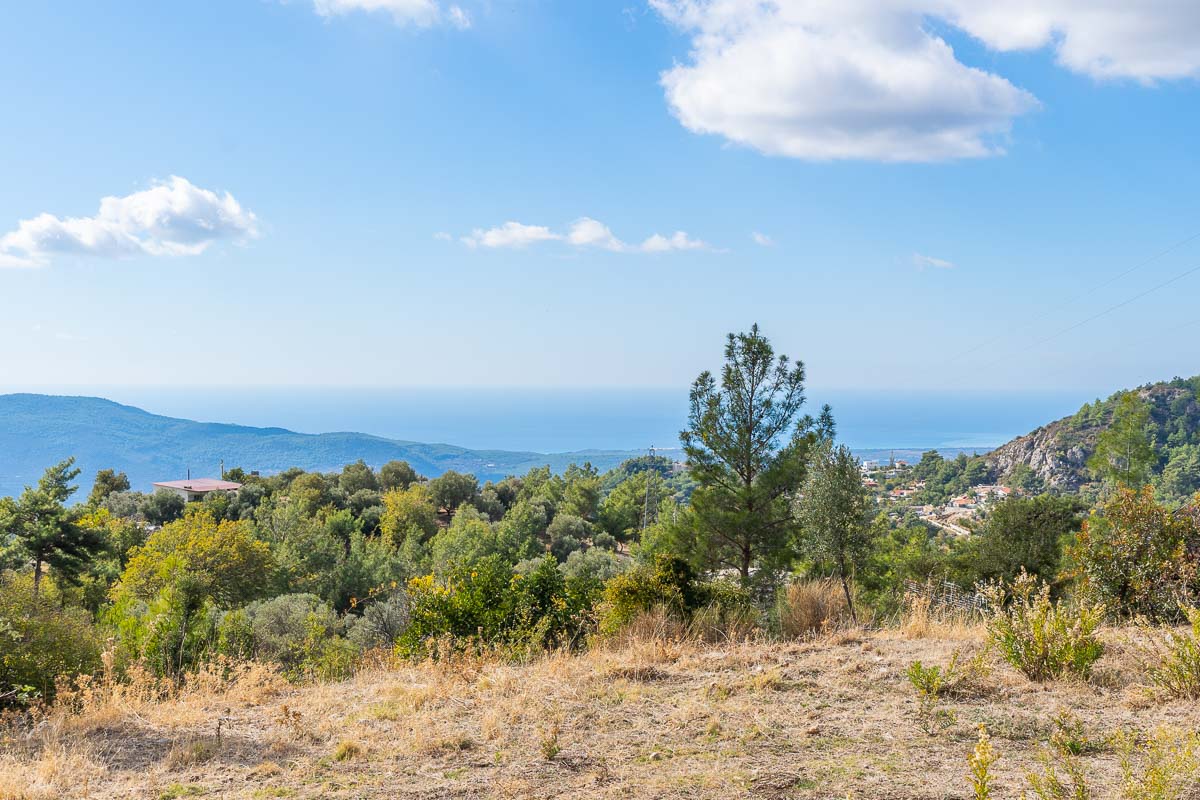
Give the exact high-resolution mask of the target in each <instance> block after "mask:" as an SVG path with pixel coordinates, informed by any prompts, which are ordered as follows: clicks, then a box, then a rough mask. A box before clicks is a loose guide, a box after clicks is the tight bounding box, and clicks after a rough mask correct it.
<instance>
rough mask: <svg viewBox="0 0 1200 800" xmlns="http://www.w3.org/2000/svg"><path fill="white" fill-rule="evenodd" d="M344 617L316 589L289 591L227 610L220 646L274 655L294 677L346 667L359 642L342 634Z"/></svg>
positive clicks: (245, 654) (241, 653)
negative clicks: (304, 591)
mask: <svg viewBox="0 0 1200 800" xmlns="http://www.w3.org/2000/svg"><path fill="white" fill-rule="evenodd" d="M341 632H342V621H341V620H340V619H338V616H337V614H336V613H335V612H334V610H333V609H332V608H330V606H329V605H328V604H327V603H325V602H324V601H323V600H321V599H320V598H319V597H317V596H315V595H311V594H284V595H279V596H278V597H273V598H271V599H270V600H262V601H259V602H255V603H251V604H250V605H248V606H245V607H244V608H241V609H236V610H234V611H230V612H228V613H226V614H224V615H222V617H221V620H220V624H219V626H218V628H217V643H218V648H219V649H220V651H221V652H222V653H223V654H224V655H229V656H234V657H241V658H255V659H261V660H264V661H272V662H274V663H277V664H279V665H280V666H282V667H283V669H284V672H285V673H286V674H287V675H288V676H289V677H291V678H301V677H305V676H308V675H314V674H324V673H327V672H333V673H335V677H336V676H337V675H340V674H342V673H343V672H344V671H345V668H344V667H342V666H333V667H331V666H330V664H331V663H334V664H337V663H340V662H342V661H344V660H345V655H346V653H347V652H349V653H356V652H357V648H356V647H355V646H354V645H353V644H351V643H347V642H344V640H342V639H341V637H340V633H341Z"/></svg>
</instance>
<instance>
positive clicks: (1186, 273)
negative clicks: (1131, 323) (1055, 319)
mask: <svg viewBox="0 0 1200 800" xmlns="http://www.w3.org/2000/svg"><path fill="white" fill-rule="evenodd" d="M1196 272H1200V265H1197V266H1195V267H1192V268H1191V269H1189V270H1185V271H1184V272H1181V273H1179V274H1178V275H1176V276H1175V277H1173V278H1169V279H1168V280H1165V281H1163V282H1162V283H1160V284H1158V285H1157V286H1153V287H1151V288H1149V289H1147V290H1146V291H1144V292H1141V293H1139V294H1135V295H1134V296H1133V297H1130V298H1128V299H1127V300H1122V301H1121V302H1120V303H1117V304H1116V305H1112V306H1109V307H1108V308H1106V309H1104V310H1103V311H1101V312H1099V313H1097V314H1093V315H1092V316H1090V317H1088V318H1087V319H1084V320H1081V321H1079V322H1076V323H1075V324H1074V325H1068V326H1067V327H1065V328H1063V329H1062V330H1060V331H1057V332H1056V333H1052V334H1050V335H1049V336H1047V337H1045V338H1044V339H1039V340H1038V341H1036V342H1034V343H1033V344H1031V345H1029V346H1028V347H1025V348H1022V349H1020V350H1017V351H1015V352H1012V353H1009V354H1007V355H1004V356H1001V357H1000V358H998V359H996V360H995V361H993V362H991V363H990V364H985V365H984V366H983V367H982V369H988V368H990V367H994V366H996V365H997V364H999V363H1001V362H1003V361H1006V360H1007V359H1009V358H1012V357H1013V356H1019V355H1021V354H1022V353H1027V352H1029V351H1030V350H1033V349H1035V348H1038V347H1041V346H1042V345H1044V344H1046V343H1047V342H1050V341H1053V340H1054V339H1057V338H1058V337H1059V336H1062V335H1063V334H1065V333H1070V332H1071V331H1073V330H1077V329H1079V328H1082V327H1083V326H1084V325H1087V324H1088V323H1089V322H1095V321H1096V320H1098V319H1100V318H1101V317H1104V316H1107V315H1109V314H1111V313H1112V312H1114V311H1116V310H1118V309H1121V308H1124V307H1125V306H1127V305H1129V304H1130V303H1134V302H1137V301H1138V300H1141V299H1142V298H1143V297H1145V296H1146V295H1149V294H1153V293H1154V292H1157V291H1158V290H1159V289H1165V288H1166V287H1168V286H1170V285H1171V284H1172V283H1177V282H1179V281H1181V280H1183V279H1184V278H1186V277H1187V276H1189V275H1192V274H1194V273H1196Z"/></svg>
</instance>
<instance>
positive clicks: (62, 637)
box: [0, 577, 100, 706]
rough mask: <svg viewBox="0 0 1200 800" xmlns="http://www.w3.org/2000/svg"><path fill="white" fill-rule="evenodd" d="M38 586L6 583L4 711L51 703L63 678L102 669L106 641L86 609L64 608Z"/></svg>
mask: <svg viewBox="0 0 1200 800" xmlns="http://www.w3.org/2000/svg"><path fill="white" fill-rule="evenodd" d="M50 595H51V593H50V592H47V591H45V589H44V588H43V591H42V592H41V594H40V596H38V597H36V598H35V597H34V596H33V581H32V578H30V577H22V578H19V579H16V580H12V581H9V582H7V583H0V706H4V705H15V704H18V703H23V702H28V701H30V700H33V699H35V698H36V697H44V698H47V699H48V698H51V697H53V695H54V689H55V681H56V680H57V679H58V678H59V677H60V676H67V675H76V674H80V673H83V674H88V673H92V672H95V671H96V670H98V669H99V668H100V637H99V635H98V634H97V632H96V629H95V627H94V626H93V625H92V621H91V617H90V616H89V615H88V613H87V612H86V611H84V610H83V609H81V608H69V607H68V608H63V607H61V606H60V605H59V603H58V602H56V601H55V600H54V599H53V598H52V597H51V596H50Z"/></svg>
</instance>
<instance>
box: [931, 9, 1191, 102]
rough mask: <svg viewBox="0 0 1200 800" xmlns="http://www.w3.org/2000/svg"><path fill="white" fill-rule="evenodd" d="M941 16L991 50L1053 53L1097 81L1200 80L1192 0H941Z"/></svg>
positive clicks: (1070, 66) (1060, 62)
mask: <svg viewBox="0 0 1200 800" xmlns="http://www.w3.org/2000/svg"><path fill="white" fill-rule="evenodd" d="M941 5H942V9H941V12H940V13H941V16H943V17H944V18H945V19H947V21H949V22H950V23H951V24H953V25H955V26H957V27H959V28H961V29H963V30H965V31H966V32H967V33H969V34H971V35H972V36H974V37H976V38H978V39H979V40H980V41H982V42H983V43H984V44H986V45H987V46H988V47H990V48H992V49H993V50H1001V51H1005V50H1034V49H1038V48H1042V47H1051V48H1053V49H1054V52H1055V56H1056V58H1057V60H1058V63H1059V64H1060V65H1062V66H1063V67H1065V68H1067V69H1069V70H1071V71H1072V72H1078V73H1081V74H1084V75H1089V76H1091V77H1093V78H1098V79H1112V78H1132V79H1135V80H1139V81H1143V82H1146V83H1151V82H1154V81H1158V80H1169V79H1176V78H1196V77H1200V4H1198V3H1195V2H1193V1H1192V0H1136V2H1132V1H1131V0H1004V2H986V3H984V2H979V1H978V0H941Z"/></svg>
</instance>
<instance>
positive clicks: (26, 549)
mask: <svg viewBox="0 0 1200 800" xmlns="http://www.w3.org/2000/svg"><path fill="white" fill-rule="evenodd" d="M74 463H75V459H73V458H68V459H67V460H66V461H62V462H60V463H58V464H55V465H54V466H53V467H50V468H49V469H47V470H46V472H45V473H44V474H43V475H42V477H41V479H39V480H38V483H37V486H36V487H26V488H25V491H24V492H22V493H21V496H20V498H18V499H17V500H16V501H15V502H14V501H13V500H11V499H9V498H5V500H3V501H0V533H2V534H5V535H8V536H11V537H13V539H14V540H15V546H16V550H17V553H18V554H19V555H18V557H23V558H25V559H28V560H29V561H30V562H32V564H33V586H32V589H33V593H34V594H37V592H38V589H39V588H40V585H41V579H42V575H43V574H44V571H45V569H46V568H47V567H49V568H50V569H51V570H53V571H54V574H55V575H56V576H57V577H58V578H60V579H62V580H63V581H65V582H67V583H72V584H74V583H78V581H79V576H80V575H81V574H83V572H84V571H85V570H86V569H87V566H88V562H89V560H90V559H92V558H93V557H94V556H96V555H97V554H98V553H99V552H100V551H101V550H103V548H104V545H105V541H104V538H103V536H101V535H100V534H99V533H98V532H97V531H95V530H94V529H92V528H88V527H84V526H82V525H80V524H79V515H80V513H79V511H77V510H74V509H68V508H67V507H66V506H65V503H66V501H67V499H68V498H69V497H70V496H71V495H72V494H73V493H74V492H75V487H73V486H72V485H71V481H73V480H75V478H77V477H78V476H79V470H78V469H75V468H74V466H73V465H74Z"/></svg>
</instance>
